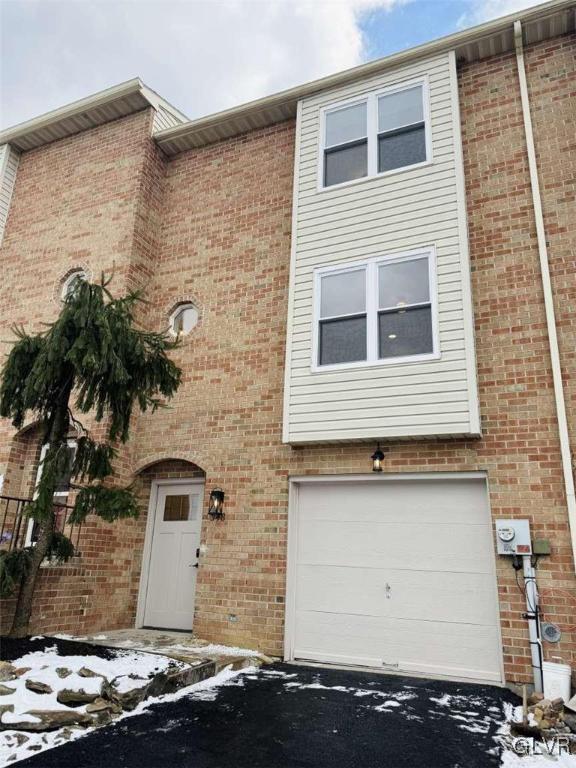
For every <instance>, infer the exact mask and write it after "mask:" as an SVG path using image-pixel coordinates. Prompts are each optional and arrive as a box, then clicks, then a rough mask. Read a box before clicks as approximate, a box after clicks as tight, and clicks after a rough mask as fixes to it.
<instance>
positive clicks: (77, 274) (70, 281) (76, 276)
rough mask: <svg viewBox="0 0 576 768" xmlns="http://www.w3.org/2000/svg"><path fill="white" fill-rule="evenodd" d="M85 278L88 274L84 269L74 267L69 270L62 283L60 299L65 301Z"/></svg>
mask: <svg viewBox="0 0 576 768" xmlns="http://www.w3.org/2000/svg"><path fill="white" fill-rule="evenodd" d="M87 279H88V275H87V274H86V271H85V270H84V269H75V270H74V271H73V272H70V274H69V275H68V277H67V278H66V279H65V280H64V282H63V283H62V291H61V293H60V296H61V298H62V301H66V299H67V298H68V296H70V294H72V293H74V291H75V290H76V288H77V287H78V285H79V283H81V282H83V281H84V280H87Z"/></svg>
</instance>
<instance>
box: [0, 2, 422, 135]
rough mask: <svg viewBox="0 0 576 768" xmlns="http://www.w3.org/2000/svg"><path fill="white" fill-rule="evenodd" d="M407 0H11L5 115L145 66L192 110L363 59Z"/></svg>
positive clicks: (17, 115)
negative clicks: (371, 40) (373, 28)
mask: <svg viewBox="0 0 576 768" xmlns="http://www.w3.org/2000/svg"><path fill="white" fill-rule="evenodd" d="M404 2H407V0H307V1H306V0H220V1H219V0H155V1H154V2H149V1H148V0H120V2H117V1H115V0H26V1H25V2H24V1H23V0H5V1H4V2H0V15H1V18H0V23H1V26H2V40H1V43H2V66H1V72H2V81H1V82H0V90H1V94H2V103H1V111H2V115H1V118H2V124H3V125H5V126H6V125H13V124H15V123H17V122H21V121H23V120H26V119H29V118H31V117H34V116H36V115H38V114H41V113H42V112H45V111H47V110H49V109H54V108H55V107H58V106H61V105H63V104H66V103H68V102H70V101H73V100H75V99H79V98H82V97H84V96H87V95H89V94H90V93H93V92H95V91H98V90H101V89H103V88H106V87H109V86H111V85H114V84H116V83H119V82H122V81H123V80H128V79H129V78H131V77H134V76H136V75H139V76H140V77H141V78H142V79H143V80H144V82H146V84H147V85H149V86H150V87H152V88H154V90H156V91H157V92H158V93H160V94H161V95H162V96H164V97H165V98H167V99H168V100H169V101H171V102H172V103H173V104H174V105H175V106H177V107H179V108H180V109H182V110H183V111H184V112H186V113H187V114H188V115H189V116H190V117H198V116H200V115H205V114H209V113H211V112H214V111H216V110H219V109H225V108H226V107H229V106H233V105H235V104H240V103H242V102H245V101H249V100H251V99H254V98H258V97H260V96H263V95H266V94H268V93H273V92H274V91H277V90H281V89H283V88H288V87H290V86H292V85H296V84H298V83H302V82H305V81H307V80H310V79H313V78H316V77H321V76H323V75H326V74H329V73H331V72H335V71H338V70H341V69H345V68H347V67H351V66H354V65H356V64H359V63H361V62H362V61H363V60H364V58H365V57H366V51H367V47H366V41H365V39H364V37H363V34H362V30H361V21H362V19H363V18H365V17H366V15H367V14H369V13H370V12H371V11H376V10H379V11H381V10H384V11H386V10H391V9H392V8H393V7H395V6H398V5H400V4H403V3H404Z"/></svg>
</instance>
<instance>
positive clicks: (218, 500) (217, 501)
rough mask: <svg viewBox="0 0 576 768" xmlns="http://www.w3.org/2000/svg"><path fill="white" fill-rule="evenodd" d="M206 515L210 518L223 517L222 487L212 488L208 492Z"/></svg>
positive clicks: (218, 518)
mask: <svg viewBox="0 0 576 768" xmlns="http://www.w3.org/2000/svg"><path fill="white" fill-rule="evenodd" d="M208 517H211V518H212V520H223V519H224V491H223V490H222V488H214V490H213V491H212V492H211V494H210V506H209V507H208Z"/></svg>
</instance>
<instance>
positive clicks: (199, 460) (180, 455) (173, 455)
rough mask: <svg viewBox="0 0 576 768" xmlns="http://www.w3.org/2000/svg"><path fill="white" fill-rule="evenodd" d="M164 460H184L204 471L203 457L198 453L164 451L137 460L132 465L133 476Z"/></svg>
mask: <svg viewBox="0 0 576 768" xmlns="http://www.w3.org/2000/svg"><path fill="white" fill-rule="evenodd" d="M164 461H185V462H186V463H187V464H191V465H192V466H194V467H196V468H197V469H200V470H202V471H203V472H206V468H205V467H206V464H205V457H201V456H199V455H198V454H196V455H190V454H186V453H184V452H180V451H164V452H162V453H155V454H152V455H150V456H147V457H146V458H144V459H142V460H141V461H139V462H138V464H136V466H135V467H133V469H132V474H133V475H134V476H137V475H140V474H142V472H144V470H146V469H150V467H153V466H154V464H160V463H161V462H164Z"/></svg>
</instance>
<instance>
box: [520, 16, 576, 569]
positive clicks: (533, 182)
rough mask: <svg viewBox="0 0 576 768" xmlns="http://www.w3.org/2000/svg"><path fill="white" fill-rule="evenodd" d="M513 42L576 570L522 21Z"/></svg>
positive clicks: (575, 517) (575, 507)
mask: <svg viewBox="0 0 576 768" xmlns="http://www.w3.org/2000/svg"><path fill="white" fill-rule="evenodd" d="M514 42H515V46H516V63H517V66H518V78H519V80H520V98H521V102H522V116H523V119H524V134H525V137H526V150H527V154H528V167H529V169H530V186H531V187H532V205H533V208H534V218H535V221H536V237H537V242H538V254H539V257H540V274H541V278H542V288H543V291H544V307H545V312H546V327H547V329H548V344H549V349H550V360H551V363H552V380H553V383H554V399H555V403H556V418H557V421H558V434H559V439H560V452H561V457H562V471H563V475H564V490H565V493H566V503H567V507H568V525H569V529H570V538H571V541H572V555H573V558H574V565H575V567H576V496H575V493H574V475H573V471H572V452H571V449H570V435H569V432H568V419H567V417H566V402H565V399H564V387H563V383H562V367H561V363H560V348H559V345H558V333H557V329H556V314H555V311H554V295H553V291H552V281H551V279H550V262H549V259H548V248H547V245H546V230H545V229H544V214H543V211H542V198H541V195H540V182H539V180H538V165H537V162H536V148H535V144H534V132H533V130H532V116H531V114H530V99H529V96H528V83H527V80H526V67H525V64H524V43H523V39H522V23H521V22H520V21H519V20H516V21H515V22H514Z"/></svg>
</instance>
